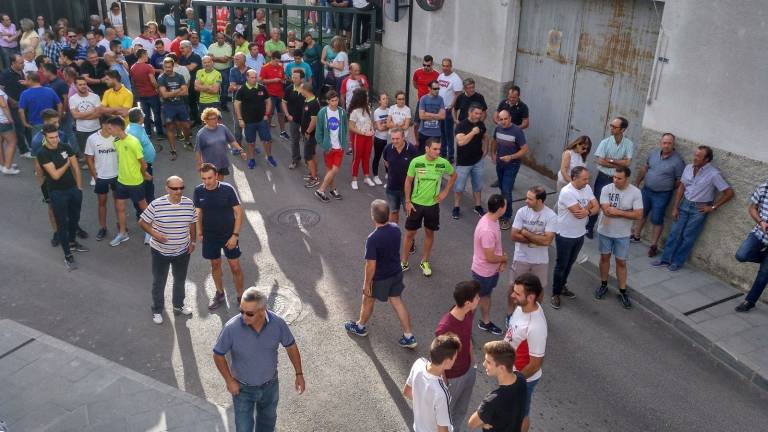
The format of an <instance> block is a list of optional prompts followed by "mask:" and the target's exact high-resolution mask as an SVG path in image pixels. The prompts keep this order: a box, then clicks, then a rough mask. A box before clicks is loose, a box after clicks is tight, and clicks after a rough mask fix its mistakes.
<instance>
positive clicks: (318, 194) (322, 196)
mask: <svg viewBox="0 0 768 432" xmlns="http://www.w3.org/2000/svg"><path fill="white" fill-rule="evenodd" d="M315 196H316V197H317V199H319V200H320V201H322V202H328V201H330V200H331V199H330V198H328V195H326V194H325V193H324V192H320V191H319V190H316V191H315Z"/></svg>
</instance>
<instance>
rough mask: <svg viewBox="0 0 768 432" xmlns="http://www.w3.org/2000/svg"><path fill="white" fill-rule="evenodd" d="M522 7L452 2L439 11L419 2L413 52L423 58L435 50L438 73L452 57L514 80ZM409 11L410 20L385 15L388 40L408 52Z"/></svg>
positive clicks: (505, 0) (513, 1) (466, 67)
mask: <svg viewBox="0 0 768 432" xmlns="http://www.w3.org/2000/svg"><path fill="white" fill-rule="evenodd" d="M519 9H520V6H519V0H451V1H446V2H445V6H443V8H442V9H440V10H438V11H436V12H426V11H424V10H423V9H421V8H419V7H418V6H416V5H414V13H413V43H412V54H413V55H414V56H417V57H419V58H421V57H423V56H424V55H426V54H431V55H432V57H434V58H435V65H436V66H437V67H436V69H437V70H438V71H439V70H440V60H441V59H442V58H443V57H450V58H452V59H453V66H454V68H456V69H459V70H462V71H467V72H470V73H472V74H475V75H479V76H482V77H485V78H488V79H491V80H494V81H499V82H505V81H511V80H512V76H513V74H514V62H515V53H516V51H517V22H518V19H519ZM403 13H404V14H406V15H405V18H403V19H401V20H400V21H399V22H394V21H390V20H388V19H386V18H385V19H384V39H383V44H384V47H385V48H388V49H391V50H395V51H399V52H402V53H405V52H406V51H407V48H408V16H407V10H406V9H403ZM412 66H413V67H414V68H418V67H421V64H417V65H412ZM397 73H400V71H397Z"/></svg>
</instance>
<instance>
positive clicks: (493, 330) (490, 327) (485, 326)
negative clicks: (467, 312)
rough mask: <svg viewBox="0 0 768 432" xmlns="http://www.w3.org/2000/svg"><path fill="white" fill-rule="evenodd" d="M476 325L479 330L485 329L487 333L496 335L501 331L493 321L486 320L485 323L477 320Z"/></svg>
mask: <svg viewBox="0 0 768 432" xmlns="http://www.w3.org/2000/svg"><path fill="white" fill-rule="evenodd" d="M477 327H478V328H479V329H480V330H484V331H487V332H488V333H491V334H495V335H497V336H498V335H500V334H501V333H502V331H501V329H500V328H499V327H498V326H496V324H494V323H493V322H488V323H487V324H486V323H484V322H482V321H480V320H478V321H477Z"/></svg>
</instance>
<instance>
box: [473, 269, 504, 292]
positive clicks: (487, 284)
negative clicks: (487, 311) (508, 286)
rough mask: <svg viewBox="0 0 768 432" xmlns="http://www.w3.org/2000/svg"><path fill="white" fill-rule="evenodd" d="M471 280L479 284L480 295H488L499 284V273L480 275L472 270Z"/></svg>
mask: <svg viewBox="0 0 768 432" xmlns="http://www.w3.org/2000/svg"><path fill="white" fill-rule="evenodd" d="M472 280H473V281H477V283H479V284H480V297H488V296H490V295H491V293H492V292H493V289H494V288H496V285H498V284H499V274H498V273H496V274H495V275H493V276H488V277H485V276H480V275H479V274H477V273H475V272H472Z"/></svg>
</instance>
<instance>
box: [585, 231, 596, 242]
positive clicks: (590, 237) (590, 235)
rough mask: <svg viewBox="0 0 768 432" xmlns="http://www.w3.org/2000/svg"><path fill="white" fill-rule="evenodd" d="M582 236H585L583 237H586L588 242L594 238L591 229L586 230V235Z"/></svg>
mask: <svg viewBox="0 0 768 432" xmlns="http://www.w3.org/2000/svg"><path fill="white" fill-rule="evenodd" d="M584 235H585V236H586V237H587V238H588V239H590V240H591V239H593V238H594V237H595V232H594V231H593V230H591V229H588V230H587V233H586V234H584Z"/></svg>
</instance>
